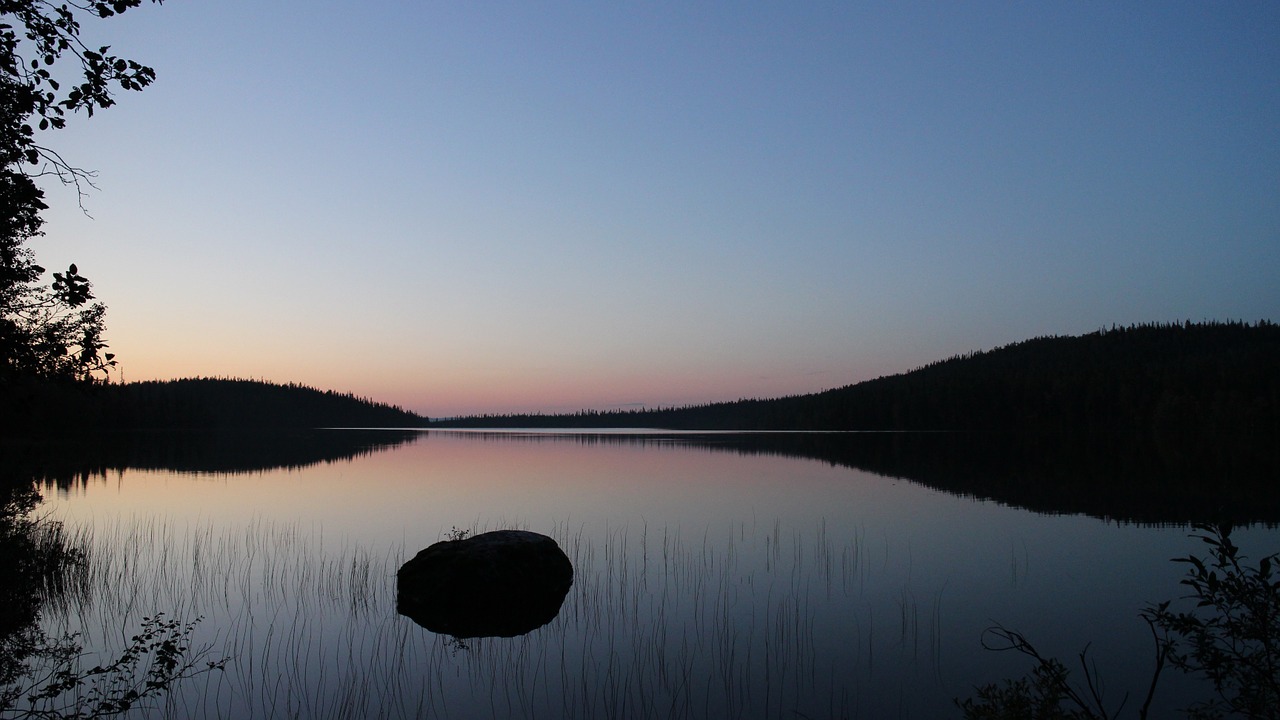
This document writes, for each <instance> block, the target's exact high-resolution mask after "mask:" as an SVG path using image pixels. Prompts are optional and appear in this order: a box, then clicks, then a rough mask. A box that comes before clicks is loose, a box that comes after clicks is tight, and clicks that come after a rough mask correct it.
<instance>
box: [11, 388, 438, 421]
mask: <svg viewBox="0 0 1280 720" xmlns="http://www.w3.org/2000/svg"><path fill="white" fill-rule="evenodd" d="M11 402H13V403H14V404H17V405H18V406H19V407H20V410H21V412H20V413H18V415H17V417H20V418H21V423H22V425H21V426H17V427H12V426H11V427H9V428H8V430H9V431H11V432H14V433H21V432H23V431H24V430H26V429H29V428H39V429H40V430H41V431H42V432H48V431H51V430H54V431H64V432H65V431H80V430H119V429H140V430H196V429H203V430H232V429H261V428H323V427H349V428H353V427H359V428H380V427H391V428H405V427H418V426H421V425H423V424H425V423H426V418H423V417H421V416H420V415H417V414H416V413H413V412H410V411H408V410H404V409H402V408H400V407H398V406H395V405H389V404H386V403H380V402H375V401H373V400H370V399H369V398H363V397H358V396H356V395H354V394H351V393H339V392H335V391H333V390H319V389H317V388H313V387H308V386H306V385H301V384H298V383H289V384H285V385H280V384H275V383H269V382H264V381H260V380H241V379H223V378H185V379H181V380H153V381H145V382H134V383H127V384H119V383H117V384H99V385H89V386H86V385H83V384H62V385H48V384H47V385H43V386H40V387H39V388H38V390H36V391H34V392H29V393H28V394H27V395H25V396H23V397H20V398H11ZM5 424H6V423H5V421H3V420H0V426H3V425H5ZM9 424H10V425H12V423H9Z"/></svg>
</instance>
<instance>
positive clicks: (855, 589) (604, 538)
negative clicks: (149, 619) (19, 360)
mask: <svg viewBox="0 0 1280 720" xmlns="http://www.w3.org/2000/svg"><path fill="white" fill-rule="evenodd" d="M514 525H518V523H514V522H506V521H499V522H498V523H497V526H502V527H511V526H514ZM485 529H488V528H485V527H482V526H481V524H480V523H479V522H476V523H474V524H473V525H472V526H471V528H470V529H469V531H470V532H473V533H474V532H481V531H483V530H485ZM541 530H543V531H544V532H547V533H548V534H550V535H552V536H553V537H554V538H555V539H556V540H557V542H558V543H559V544H560V545H561V547H562V548H563V549H564V550H565V552H566V553H567V554H568V555H569V557H570V559H571V561H572V562H573V565H574V568H575V577H574V585H573V587H572V589H571V590H570V593H569V596H568V597H567V598H566V600H565V604H564V606H563V608H562V609H561V612H560V614H559V616H558V617H557V618H556V619H555V620H553V621H552V622H551V623H550V624H548V625H547V626H544V627H542V628H540V629H538V630H535V631H534V632H532V633H530V634H528V635H525V636H522V637H517V638H479V639H469V640H466V641H465V642H461V641H457V640H453V639H451V638H447V637H442V636H438V635H435V634H433V633H430V632H428V631H426V630H424V629H422V628H420V627H418V626H417V625H415V624H413V623H412V622H411V621H409V620H408V619H407V618H404V617H402V616H400V615H398V614H396V612H395V572H396V570H397V569H398V568H399V566H400V564H402V563H403V562H404V560H405V559H406V557H407V556H409V555H412V554H413V553H414V552H416V550H417V548H404V547H387V548H368V547H362V546H357V545H354V544H349V543H338V544H333V543H329V544H326V542H325V540H324V537H323V534H322V533H320V532H318V531H308V530H305V529H303V528H301V527H299V526H296V525H287V524H277V523H272V522H267V521H264V520H261V519H255V520H251V521H248V522H247V523H245V524H243V525H239V526H214V525H212V524H202V525H180V524H178V523H173V522H169V521H166V520H164V519H159V518H155V517H139V518H133V519H128V520H124V521H121V522H119V523H117V524H114V525H107V526H105V527H99V528H96V529H93V530H89V529H85V528H79V529H76V530H74V531H73V537H72V539H71V542H72V544H73V545H75V546H82V547H84V548H85V549H86V550H85V552H86V559H87V561H86V562H85V564H84V567H83V568H81V569H80V570H79V573H80V575H78V576H77V578H76V580H75V586H76V588H77V591H76V592H74V593H70V594H67V598H68V600H67V601H66V602H65V603H64V604H63V605H62V606H61V607H60V608H59V609H58V611H57V612H55V613H52V614H51V615H50V618H49V621H48V622H49V625H50V630H57V631H79V632H81V633H83V636H84V637H85V638H86V643H87V644H88V645H89V646H90V648H91V649H93V648H98V649H101V650H103V651H108V650H109V649H110V648H111V647H113V645H114V644H117V643H118V642H119V640H120V633H121V632H123V629H125V628H128V627H130V625H131V624H134V623H135V622H136V620H137V619H138V618H139V617H141V616H142V615H144V614H149V613H153V612H156V611H163V612H165V613H167V614H168V615H169V616H170V617H176V618H195V617H204V618H205V620H204V621H203V622H202V623H201V625H200V626H199V628H198V630H197V637H195V638H193V641H194V642H196V643H197V644H210V645H212V648H213V654H214V655H215V656H223V657H227V658H229V659H230V663H229V664H228V666H227V670H226V672H225V674H222V675H215V676H210V677H209V678H207V682H206V679H205V678H202V679H201V680H200V682H199V683H198V684H197V683H192V684H190V685H188V686H186V687H182V688H178V690H177V691H176V692H175V693H174V695H173V696H172V698H171V700H170V702H169V706H168V707H167V708H165V714H167V715H168V716H173V717H240V718H251V717H325V718H343V717H449V716H453V717H498V718H541V717H555V718H606V717H620V718H694V717H726V718H733V717H749V718H756V717H798V716H808V717H851V716H854V715H856V713H857V712H858V711H859V709H860V708H871V710H869V712H873V713H874V712H875V710H874V708H877V707H879V701H878V700H877V699H876V698H877V697H878V694H881V693H883V692H884V690H885V688H884V687H883V683H881V682H880V680H881V678H882V677H883V674H884V673H885V672H893V669H892V668H889V669H887V670H886V669H885V668H877V667H876V666H875V663H876V662H877V657H880V658H884V659H889V660H888V662H890V663H900V662H901V661H903V658H907V660H906V662H910V663H919V662H921V660H922V658H921V655H922V653H923V654H928V655H932V664H933V665H934V666H936V663H937V655H938V654H939V653H940V645H939V640H938V638H939V636H940V630H939V626H940V624H941V612H940V603H941V590H940V589H939V590H936V592H935V597H934V599H933V601H932V607H926V608H925V610H924V611H923V612H922V611H921V608H920V605H921V603H919V602H917V600H916V598H917V597H920V595H918V594H917V592H918V591H917V589H916V588H913V587H899V588H898V593H897V596H896V597H897V599H898V602H897V604H898V607H897V615H896V617H895V616H894V615H893V613H890V612H879V613H876V612H873V605H874V604H876V603H880V604H883V603H885V602H886V601H889V602H891V600H887V599H888V598H890V597H892V596H889V595H887V592H888V591H887V590H886V589H885V588H883V587H875V586H874V584H873V583H874V581H875V580H880V579H883V580H888V579H890V577H891V576H888V575H886V576H885V578H879V577H877V575H876V573H875V570H874V568H872V567H871V565H872V564H871V563H870V562H869V560H868V558H869V557H870V553H871V548H869V547H868V546H867V542H866V540H865V537H864V535H863V533H862V531H861V530H860V529H852V530H847V529H841V532H839V533H837V532H833V530H832V528H830V527H828V525H827V523H826V522H825V521H822V522H820V523H818V525H817V526H816V527H813V528H806V529H798V528H787V527H784V526H783V525H782V523H781V522H780V521H775V522H773V523H771V524H769V525H767V526H760V527H758V526H757V524H756V523H755V522H754V521H751V522H744V523H738V524H736V525H734V526H733V527H732V528H728V529H727V530H723V531H721V530H713V529H710V528H699V529H697V530H691V529H689V528H685V527H680V526H674V527H671V526H663V527H660V528H658V527H650V526H649V525H648V524H647V523H644V524H640V525H637V526H618V525H616V524H605V525H603V526H602V527H598V528H595V527H593V528H589V527H587V526H585V525H582V524H578V525H572V524H570V523H569V522H564V523H562V524H558V525H556V526H555V527H552V528H545V529H541ZM442 535H443V533H442ZM919 592H924V590H919ZM895 621H896V622H895ZM893 624H896V625H898V628H896V629H897V632H894V631H893V630H894V628H892V625H893ZM922 625H924V626H925V627H923V628H922V627H921V626H922ZM922 634H923V635H924V637H926V638H927V641H926V642H924V643H921V642H920V638H921V635H922ZM895 656H896V658H897V659H892V658H895ZM881 662H885V660H881Z"/></svg>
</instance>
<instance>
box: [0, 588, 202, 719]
mask: <svg viewBox="0 0 1280 720" xmlns="http://www.w3.org/2000/svg"><path fill="white" fill-rule="evenodd" d="M194 630H195V623H185V624H184V623H180V622H178V621H177V620H171V619H167V618H165V617H164V615H163V613H160V614H156V615H155V616H152V617H147V618H143V620H142V627H141V629H140V630H139V632H138V634H137V635H134V636H133V637H132V638H130V641H129V645H128V647H126V648H125V649H124V651H123V652H122V653H121V654H120V656H119V657H118V658H116V659H115V660H113V661H111V662H109V663H106V664H105V665H94V666H93V667H92V668H89V669H85V668H84V667H83V664H82V662H83V659H84V651H83V647H82V646H81V645H80V643H79V641H78V638H77V637H76V636H74V635H71V636H67V637H64V638H62V639H61V640H59V641H56V642H45V643H44V644H43V645H42V647H40V648H38V650H37V651H36V652H34V653H33V655H36V656H37V657H38V659H39V660H40V661H43V663H44V665H43V672H39V671H37V672H35V673H34V674H29V675H27V676H26V677H25V678H24V682H20V683H17V684H15V685H11V686H9V687H8V688H5V689H4V690H3V692H0V712H4V713H5V716H6V717H14V718H104V717H112V716H116V715H122V714H124V713H126V712H128V711H130V710H132V709H134V708H136V707H141V706H145V705H146V704H148V703H149V702H150V701H154V700H156V699H158V698H160V697H161V696H163V695H165V694H166V693H168V692H169V690H170V689H171V688H172V687H173V685H174V684H175V683H177V682H179V681H181V680H185V679H188V678H191V677H195V676H197V675H201V674H204V673H207V672H212V671H214V670H222V669H223V668H224V667H225V666H226V660H216V661H214V660H208V659H207V656H208V654H209V651H208V649H199V650H194V651H193V650H192V648H191V634H192V632H193V631H194Z"/></svg>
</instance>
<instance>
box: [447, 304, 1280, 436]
mask: <svg viewBox="0 0 1280 720" xmlns="http://www.w3.org/2000/svg"><path fill="white" fill-rule="evenodd" d="M432 425H433V426H435V427H576V428H593V427H599V428H603V427H649V428H670V429H726V430H948V431H952V430H969V431H974V430H980V431H1001V432H1008V431H1016V432H1028V431H1034V432H1081V431H1097V432H1133V431H1140V432H1144V433H1146V432H1154V433H1156V434H1160V435H1168V434H1171V433H1179V432H1189V433H1203V432H1213V433H1215V434H1222V433H1249V434H1253V435H1255V436H1256V435H1258V434H1262V435H1265V436H1266V437H1269V438H1280V327H1278V326H1277V325H1276V324H1275V323H1272V322H1269V321H1262V322H1259V323H1257V324H1248V323H1235V322H1209V323H1189V322H1188V323H1184V324H1168V325H1162V324H1151V325H1138V326H1131V327H1125V328H1112V329H1110V330H1100V331H1098V332H1095V333H1090V334H1088V335H1082V336H1076V337H1042V338H1036V339H1033V340H1027V341H1024V342H1019V343H1015V344H1012V345H1007V346H1005V347H1001V348H997V349H994V350H989V351H984V352H975V353H971V354H968V355H962V356H956V357H952V358H949V359H946V360H942V361H939V362H935V363H932V364H929V365H926V366H924V367H922V368H919V369H917V370H913V371H911V372H908V373H903V374H900V375H892V376H887V377H882V378H878V379H876V380H870V381H867V382H862V383H858V384H856V385H848V386H845V387H841V388H837V389H834V390H828V391H825V392H820V393H815V394H811V395H797V396H791V397H784V398H777V399H767V400H766V399H744V400H738V401H736V402H723V403H713V404H708V405H699V406H691V407H676V408H660V409H653V410H622V411H614V412H596V411H583V412H579V413H574V414H569V415H485V416H475V417H466V418H458V419H451V420H444V421H435V422H434V423H432Z"/></svg>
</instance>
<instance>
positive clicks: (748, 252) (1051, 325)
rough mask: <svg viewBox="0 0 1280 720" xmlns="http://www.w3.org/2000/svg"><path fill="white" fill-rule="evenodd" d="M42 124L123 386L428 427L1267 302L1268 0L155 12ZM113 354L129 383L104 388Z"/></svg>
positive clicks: (69, 244)
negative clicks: (226, 389)
mask: <svg viewBox="0 0 1280 720" xmlns="http://www.w3.org/2000/svg"><path fill="white" fill-rule="evenodd" d="M84 35H85V37H86V39H87V41H88V43H89V44H90V45H91V46H96V45H107V44H109V45H111V46H112V49H113V51H115V52H117V53H119V54H121V55H123V56H125V57H130V58H134V59H137V60H139V61H140V62H143V63H145V64H148V65H151V66H152V67H154V68H155V70H156V73H157V80H156V82H155V84H154V85H153V86H151V87H150V88H148V89H146V90H145V91H144V92H142V93H119V94H118V101H119V102H118V105H116V106H115V107H113V108H110V109H109V110H106V111H102V112H100V113H96V114H95V115H94V117H93V118H85V117H83V116H81V117H77V118H74V119H73V120H72V121H71V122H69V123H68V127H67V129H65V130H61V131H56V132H54V133H50V134H48V135H46V136H45V137H42V138H41V142H43V143H45V144H47V145H48V146H50V147H53V148H55V149H56V150H58V151H59V152H61V153H62V154H63V155H64V156H65V157H66V158H67V159H68V160H69V161H70V162H72V164H75V165H79V166H81V167H85V168H90V169H94V170H97V171H98V172H99V176H98V179H97V185H98V189H97V190H94V191H92V192H91V193H90V195H89V196H88V197H87V198H86V199H85V201H84V211H82V210H81V209H80V208H79V207H78V206H77V202H76V196H75V193H74V192H72V191H70V190H68V189H65V188H60V187H56V186H49V187H48V188H47V192H48V200H49V203H50V205H51V209H50V210H49V211H48V212H47V213H46V218H47V220H48V223H47V225H46V228H45V229H46V236H45V237H43V238H40V239H38V240H36V241H34V242H33V245H32V246H33V248H34V249H35V251H36V254H37V258H38V259H39V260H40V261H41V263H42V264H44V265H45V266H46V267H50V268H57V267H60V266H65V264H67V263H70V262H75V263H77V264H78V267H79V270H80V272H81V273H82V274H84V275H85V276H87V277H89V278H90V279H91V280H92V281H93V282H94V288H95V292H96V293H97V295H98V297H99V298H100V299H101V300H103V301H104V302H105V303H106V304H107V306H108V308H109V311H108V315H107V328H108V332H107V336H106V340H107V342H108V343H109V344H110V345H111V350H112V351H114V352H115V353H116V354H117V356H118V358H119V360H120V363H121V365H120V372H119V373H118V375H119V376H120V377H122V379H124V380H125V381H130V382H132V381H139V380H147V379H166V378H176V377H192V376H200V377H238V378H252V379H263V380H269V381H274V382H297V383H302V384H306V385H311V386H315V387H320V388H325V389H334V390H338V391H341V392H351V393H355V394H356V395H360V396H363V397H368V398H371V399H373V400H377V401H380V402H387V403H391V404H395V405H400V406H402V407H404V408H406V409H409V410H413V411H416V412H420V413H423V414H425V415H428V416H431V417H439V416H450V415H457V414H470V413H485V412H526V411H541V412H564V411H573V410H577V409H582V408H595V409H609V408H619V407H623V408H625V407H654V406H670V405H684V404H695V403H704V402H712V401H720V400H735V399H738V398H744V397H775V396H781V395H792V394H799V393H808V392H815V391H819V390H823V389H827V388H833V387H840V386H843V385H848V384H851V383H856V382H860V381H863V380H868V379H872V378H875V377H879V376H882V375H887V374H893V373H898V372H904V371H907V370H910V369H912V368H915V367H919V366H921V365H924V364H927V363H929V362H932V361H935V360H940V359H943V358H947V357H951V356H954V355H957V354H962V353H968V352H971V351H975V350H984V349H989V348H993V347H998V346H1000V345H1005V344H1008V343H1012V342H1017V341H1020V340H1024V339H1028V338H1032V337H1038V336H1044V335H1078V334H1082V333H1088V332H1093V331H1095V330H1098V329H1100V328H1106V327H1110V326H1112V325H1113V324H1114V325H1128V324H1133V323H1145V322H1170V321H1182V320H1192V321H1201V320H1246V321H1256V320H1260V319H1272V320H1280V4H1277V3H1273V2H1246V1H1243V0H1242V1H1241V2H1230V3H1205V2H1186V3H1183V2H1172V1H1171V2H1158V3H1152V2H1106V3H1075V2H1071V3H1067V2H1063V3H1052V2H1045V3H982V2H972V3H971V2H958V3H936V2H926V3H919V4H917V3H911V2H893V3H862V2H835V3H822V2H798V3H754V2H752V3H628V2H619V3H588V2H581V3H564V2H539V3H532V2H523V3H500V2H493V3H436V2H408V1H404V2H399V1H393V0H387V1H385V2H359V3H357V2H334V1H333V0H308V1H306V2H302V1H301V0H273V2H269V3H264V2H256V1H255V2H250V1H249V0H217V1H216V2H215V1H213V0H169V1H168V2H166V3H165V4H164V5H160V6H156V5H149V4H148V5H146V6H144V7H141V8H138V9H136V10H131V11H129V12H128V13H126V14H125V15H123V16H120V17H117V18H112V19H109V20H105V21H101V20H86V21H85V24H84ZM117 379H120V378H119V377H118V378H117Z"/></svg>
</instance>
